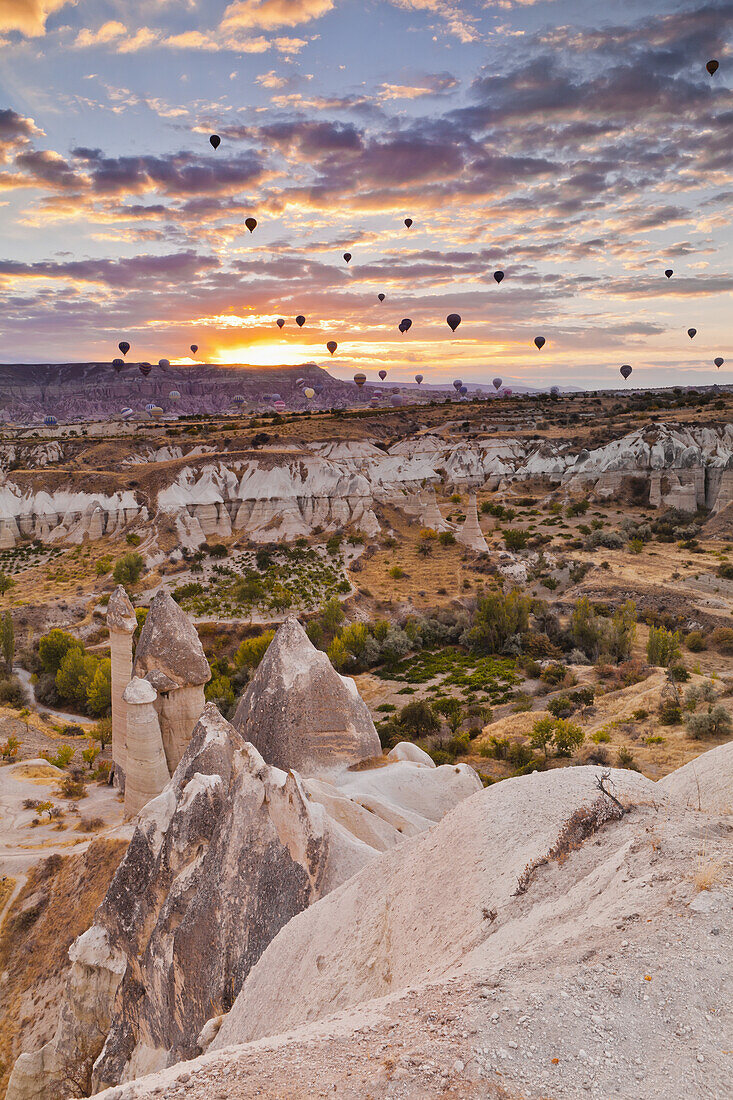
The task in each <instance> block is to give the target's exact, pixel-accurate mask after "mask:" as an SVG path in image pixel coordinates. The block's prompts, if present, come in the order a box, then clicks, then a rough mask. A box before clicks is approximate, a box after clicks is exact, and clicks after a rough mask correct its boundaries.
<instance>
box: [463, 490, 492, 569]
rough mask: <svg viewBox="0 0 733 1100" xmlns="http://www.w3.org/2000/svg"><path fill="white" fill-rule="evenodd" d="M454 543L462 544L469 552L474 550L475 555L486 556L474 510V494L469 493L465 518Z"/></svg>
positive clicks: (486, 545) (484, 540) (481, 533)
mask: <svg viewBox="0 0 733 1100" xmlns="http://www.w3.org/2000/svg"><path fill="white" fill-rule="evenodd" d="M456 541H457V542H460V543H463V545H464V546H467V547H468V548H469V550H475V551H476V553H477V554H487V553H488V551H489V547H488V544H487V542H486V539H485V538H484V533H483V531H482V530H481V525H480V524H479V521H478V512H477V510H476V494H475V493H471V494H470V495H469V498H468V505H467V507H466V518H465V520H464V521H463V524H462V526H461V527H460V528H459V530H458V531H457V532H456Z"/></svg>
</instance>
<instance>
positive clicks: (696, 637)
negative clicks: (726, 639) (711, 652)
mask: <svg viewBox="0 0 733 1100" xmlns="http://www.w3.org/2000/svg"><path fill="white" fill-rule="evenodd" d="M685 645H686V646H687V648H688V649H689V651H690V653H702V651H703V650H704V649H707V647H708V646H707V642H706V641H705V637H704V635H703V633H702V631H701V630H691V631H690V633H689V634H688V635H687V637H686V638H685Z"/></svg>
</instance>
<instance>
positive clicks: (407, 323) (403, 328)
mask: <svg viewBox="0 0 733 1100" xmlns="http://www.w3.org/2000/svg"><path fill="white" fill-rule="evenodd" d="M411 328H412V321H411V319H410V318H409V317H403V318H402V320H401V321H400V325H399V329H400V332H401V333H403V334H404V333H405V332H409V330H410V329H411Z"/></svg>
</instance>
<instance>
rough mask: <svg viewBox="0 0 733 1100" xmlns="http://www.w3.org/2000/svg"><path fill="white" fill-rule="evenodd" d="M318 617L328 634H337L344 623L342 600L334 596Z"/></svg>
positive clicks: (325, 604)
mask: <svg viewBox="0 0 733 1100" xmlns="http://www.w3.org/2000/svg"><path fill="white" fill-rule="evenodd" d="M318 617H319V618H320V620H321V626H322V627H323V629H324V630H325V631H326V633H327V634H331V635H333V634H335V633H336V631H337V630H338V628H339V627H340V626H341V623H342V622H343V621H344V609H343V607H342V606H341V602H340V600H338V599H337V598H336V597H335V596H332V597H331V599H330V600H327V601H326V603H324V605H323V607H322V608H321V610H320V614H319V616H318Z"/></svg>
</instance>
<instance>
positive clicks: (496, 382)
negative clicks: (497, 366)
mask: <svg viewBox="0 0 733 1100" xmlns="http://www.w3.org/2000/svg"><path fill="white" fill-rule="evenodd" d="M492 385H493V387H494V389H495V390H500V389H501V378H494V380H493V382H492Z"/></svg>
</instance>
